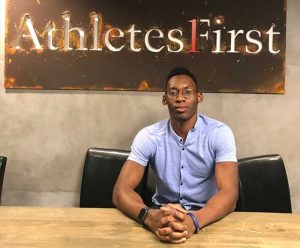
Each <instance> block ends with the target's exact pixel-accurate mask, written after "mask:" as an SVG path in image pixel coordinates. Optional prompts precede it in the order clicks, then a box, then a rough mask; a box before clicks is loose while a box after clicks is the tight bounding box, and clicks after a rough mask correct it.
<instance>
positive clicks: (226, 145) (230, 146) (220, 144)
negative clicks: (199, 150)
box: [213, 125, 237, 163]
mask: <svg viewBox="0 0 300 248" xmlns="http://www.w3.org/2000/svg"><path fill="white" fill-rule="evenodd" d="M213 143H214V150H215V157H216V163H218V162H225V161H230V162H237V158H236V145H235V139H234V135H233V133H232V131H231V129H230V128H229V127H228V126H226V125H224V126H221V127H219V128H217V130H216V132H215V135H214V142H213Z"/></svg>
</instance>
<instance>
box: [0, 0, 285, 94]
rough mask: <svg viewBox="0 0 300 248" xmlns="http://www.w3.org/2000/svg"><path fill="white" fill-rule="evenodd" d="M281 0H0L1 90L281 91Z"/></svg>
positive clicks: (282, 51)
mask: <svg viewBox="0 0 300 248" xmlns="http://www.w3.org/2000/svg"><path fill="white" fill-rule="evenodd" d="M285 39H286V1H285V0H263V1H261V0H251V1H250V0H185V1H182V0H163V1H161V0H126V1H122V0H64V1H61V0H7V2H6V49H5V88H6V89H39V90H40V89H89V90H143V91H161V90H163V89H164V85H165V78H166V75H167V74H168V72H169V71H170V70H171V69H172V68H173V67H176V66H186V67H188V68H190V70H192V71H193V72H194V73H195V75H196V76H197V77H198V79H199V82H200V88H201V89H202V90H203V91H204V92H239V93H284V84H285V42H286V40H285Z"/></svg>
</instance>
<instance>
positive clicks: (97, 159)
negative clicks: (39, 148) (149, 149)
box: [80, 148, 147, 208]
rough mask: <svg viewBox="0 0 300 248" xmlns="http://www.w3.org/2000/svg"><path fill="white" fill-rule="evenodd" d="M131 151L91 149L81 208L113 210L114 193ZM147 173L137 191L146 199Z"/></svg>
mask: <svg viewBox="0 0 300 248" xmlns="http://www.w3.org/2000/svg"><path fill="white" fill-rule="evenodd" d="M128 155H129V151H125V150H116V149H104V148H90V149H88V151H87V154H86V158H85V163H84V169H83V174H82V182H81V191H80V207H90V208H97V207H99V208H112V207H114V205H113V203H112V192H113V188H114V185H115V182H116V180H117V177H118V175H119V173H120V170H121V168H122V166H123V164H124V162H125V161H126V159H127V157H128ZM146 179H147V172H146V173H145V174H144V178H143V179H142V182H141V183H140V185H139V186H138V187H137V188H136V191H137V192H138V193H139V194H140V195H141V196H142V197H144V194H145V189H146Z"/></svg>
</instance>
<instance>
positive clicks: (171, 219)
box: [160, 215, 178, 226]
mask: <svg viewBox="0 0 300 248" xmlns="http://www.w3.org/2000/svg"><path fill="white" fill-rule="evenodd" d="M176 221H178V220H177V219H176V218H175V217H173V216H172V215H168V216H164V217H162V218H161V220H160V224H161V226H168V225H169V223H171V222H176Z"/></svg>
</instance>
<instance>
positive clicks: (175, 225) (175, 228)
mask: <svg viewBox="0 0 300 248" xmlns="http://www.w3.org/2000/svg"><path fill="white" fill-rule="evenodd" d="M169 227H170V228H171V229H172V230H173V231H180V232H183V231H187V226H186V225H183V224H182V223H178V222H170V223H169Z"/></svg>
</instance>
